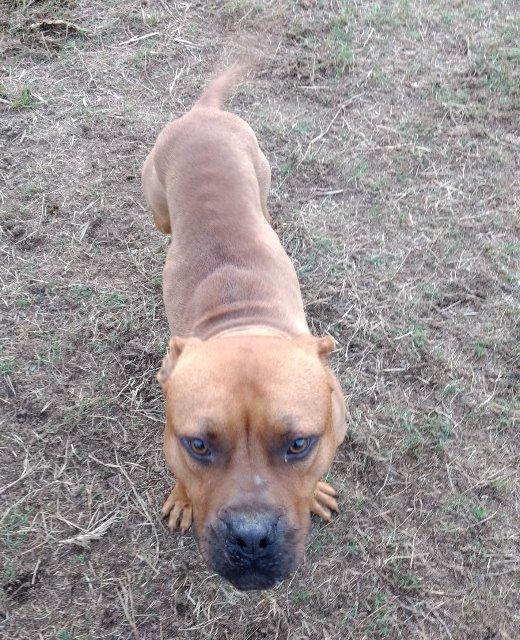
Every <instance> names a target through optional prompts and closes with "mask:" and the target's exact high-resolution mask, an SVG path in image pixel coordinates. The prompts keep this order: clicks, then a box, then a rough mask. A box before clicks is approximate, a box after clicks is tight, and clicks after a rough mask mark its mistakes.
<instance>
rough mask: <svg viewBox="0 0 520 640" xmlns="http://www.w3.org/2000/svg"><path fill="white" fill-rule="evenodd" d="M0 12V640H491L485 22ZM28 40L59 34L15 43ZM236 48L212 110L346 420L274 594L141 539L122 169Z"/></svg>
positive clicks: (152, 285) (242, 7)
mask: <svg viewBox="0 0 520 640" xmlns="http://www.w3.org/2000/svg"><path fill="white" fill-rule="evenodd" d="M11 4H12V6H10V8H9V12H4V14H5V17H3V20H4V22H3V25H2V26H3V28H4V32H5V34H6V38H5V40H4V43H3V49H2V57H3V59H2V68H3V70H4V71H5V73H4V74H3V77H2V84H1V85H0V111H1V120H2V127H4V128H5V133H6V136H5V137H6V140H8V145H7V146H6V148H5V150H4V151H5V153H4V156H5V157H4V159H3V162H4V164H3V165H2V176H3V180H2V188H1V189H2V193H1V198H0V209H1V211H0V226H1V231H2V233H1V234H0V246H1V250H2V260H3V261H2V272H1V273H2V276H1V277H2V299H1V303H2V305H3V309H4V316H3V317H2V323H1V326H0V331H1V333H0V337H1V345H2V347H0V385H1V386H2V389H1V392H0V402H1V403H2V411H1V412H0V416H1V417H0V420H1V421H2V424H1V425H0V439H1V442H0V451H1V452H2V453H1V464H0V492H1V493H0V495H1V502H2V506H1V507H0V531H1V534H0V558H1V561H0V584H1V587H2V588H1V589H0V611H2V612H6V614H8V615H7V619H6V620H3V621H2V623H1V624H2V631H3V632H4V634H5V635H6V637H9V638H12V639H13V640H26V639H27V638H33V637H40V636H41V637H45V638H51V639H60V640H70V639H73V640H88V639H91V640H93V639H94V638H101V637H107V638H108V637H113V638H126V637H130V638H138V637H139V638H141V639H142V640H145V639H147V638H160V637H164V638H179V639H180V640H183V639H184V638H186V639H188V638H193V637H200V638H208V639H209V638H220V637H222V638H227V639H228V640H239V639H243V638H248V639H251V640H256V639H259V638H273V640H274V639H276V638H279V639H281V638H292V637H295V638H296V637H298V638H302V639H309V640H319V639H320V638H330V639H331V640H345V638H348V639H349V640H361V639H362V638H371V639H374V640H379V639H381V638H389V639H391V640H394V639H395V640H398V639H399V638H413V639H415V638H417V639H419V638H421V639H426V638H432V639H433V638H435V639H437V638H439V639H441V638H450V637H451V638H487V639H488V640H490V639H491V638H493V639H494V640H509V639H510V638H514V637H516V635H515V634H516V629H517V628H518V627H519V625H520V619H519V613H518V612H519V611H520V602H519V601H518V594H517V589H516V588H515V587H516V581H515V579H516V574H515V572H516V571H517V570H518V565H519V554H518V548H517V544H516V542H517V537H516V535H517V534H516V529H515V523H516V522H517V521H518V509H519V501H518V471H517V466H518V465H517V458H518V445H517V438H516V431H517V428H518V416H519V404H518V397H517V390H516V387H515V384H516V378H515V374H516V371H515V364H516V361H517V359H518V348H517V345H518V335H519V334H518V324H517V306H515V299H516V296H517V287H518V282H517V280H518V279H517V277H515V276H516V272H517V271H518V269H517V263H518V257H519V245H518V225H517V222H516V219H515V214H516V210H517V200H518V198H517V194H516V192H515V186H516V183H515V179H516V176H517V173H518V171H517V166H516V162H517V161H516V155H517V154H516V143H517V138H518V131H517V129H518V126H517V125H518V86H519V85H518V34H519V23H518V21H515V20H514V19H513V10H514V3H513V2H512V0H511V1H505V2H502V3H492V2H491V1H488V0H485V1H484V2H482V3H479V4H478V6H477V5H476V4H475V3H471V2H455V3H449V5H448V4H447V3H445V2H426V1H422V0H421V1H419V2H414V3H411V2H402V1H400V0H392V1H391V2H387V3H383V2H374V1H372V0H368V1H367V2H364V3H352V2H329V1H328V0H327V1H319V2H298V3H294V2H289V1H287V2H286V1H285V0H284V1H283V2H280V3H258V2H254V1H249V0H239V1H234V0H233V1H230V2H222V3H219V2H211V3H198V4H197V5H196V6H195V5H194V4H191V5H190V4H189V3H188V4H186V3H175V2H164V3H163V2H155V3H151V4H149V5H147V6H144V5H143V7H141V4H140V3H138V2H136V1H134V0H123V1H122V2H121V3H119V4H115V3H99V2H97V1H96V2H94V3H71V2H62V1H61V0H55V1H54V2H52V3H42V2H18V3H11ZM4 14H2V15H4ZM51 17H53V18H56V19H61V20H63V21H65V22H70V23H74V24H75V25H78V26H80V29H84V30H85V32H84V33H83V34H82V32H79V31H75V32H74V31H70V30H69V32H68V33H67V30H66V29H65V28H63V25H62V27H56V29H55V30H52V29H49V28H47V27H45V28H43V27H40V28H38V29H36V30H35V29H30V28H29V27H30V26H31V25H32V24H34V23H38V22H42V20H43V19H50V18H51ZM153 32H159V34H158V35H157V36H154V37H153V38H146V39H142V40H135V41H133V42H128V43H127V44H122V43H126V42H127V41H129V40H131V39H132V38H134V37H135V38H139V37H141V36H146V35H148V34H150V33H153ZM245 36H247V43H248V44H246V45H245V47H246V48H247V49H248V50H251V49H252V48H260V49H262V48H263V49H267V54H266V55H265V58H264V62H263V63H262V65H261V68H260V70H259V71H258V73H257V74H256V76H255V77H253V78H252V79H251V80H250V81H248V83H247V85H244V87H243V88H242V90H239V91H237V93H236V94H235V96H234V97H233V99H232V102H231V104H232V109H233V110H234V111H235V112H236V113H238V114H239V115H242V116H243V117H244V118H245V119H246V120H247V121H248V122H249V124H250V125H251V126H252V128H253V129H254V130H255V131H256V132H257V135H258V138H259V141H260V144H261V146H262V148H263V149H264V151H265V153H266V155H267V157H268V158H269V160H270V162H271V165H272V169H273V186H272V191H271V195H270V199H269V208H270V211H271V214H272V217H273V220H274V226H275V229H276V231H277V233H278V234H279V235H280V237H281V238H282V242H283V244H284V246H285V247H286V249H287V251H288V253H289V255H290V257H291V258H292V260H293V262H294V264H295V266H296V268H297V271H298V275H299V277H300V281H301V284H302V290H303V297H304V304H305V308H306V312H307V316H308V319H309V324H310V326H311V328H312V330H313V332H314V333H316V334H324V333H331V334H332V335H333V336H334V337H335V338H336V340H337V341H338V348H337V350H336V351H335V353H334V356H333V362H332V364H333V367H334V368H335V370H336V371H337V372H338V375H339V377H340V379H341V380H342V382H343V386H344V390H345V392H346V394H347V395H348V399H349V405H350V421H349V425H348V438H347V440H346V441H345V443H344V445H342V447H341V448H340V450H339V451H338V455H337V458H336V460H335V462H334V464H333V466H332V468H331V471H330V472H329V474H328V481H329V482H330V483H332V484H333V485H334V486H335V487H336V489H337V490H338V492H339V501H340V507H341V513H340V515H339V516H338V517H336V518H335V519H334V520H333V521H332V522H331V523H330V524H327V525H324V524H322V523H319V522H317V521H315V522H313V526H312V532H311V535H310V537H309V541H308V549H307V557H306V561H305V563H304V564H303V565H302V566H301V567H300V568H299V570H298V572H297V573H296V575H295V576H294V577H293V578H292V579H291V580H288V581H286V582H284V583H283V584H282V585H280V586H278V587H277V588H276V589H274V590H272V591H271V592H269V593H247V594H244V593H242V594H239V593H237V592H235V591H234V590H233V589H232V588H231V587H229V585H227V584H226V583H224V582H223V581H222V580H220V578H218V577H217V576H215V575H214V574H212V573H211V572H209V571H208V569H207V567H206V566H205V564H204V562H203V561H202V560H201V558H200V555H199V553H198V550H197V546H196V543H195V541H194V539H193V538H192V536H190V535H187V536H184V537H180V536H172V535H170V534H169V533H168V531H167V530H166V528H165V527H164V526H163V524H162V523H161V520H160V515H159V510H160V505H161V502H162V500H163V499H164V497H165V495H166V493H167V491H168V490H169V488H170V483H171V478H170V476H169V473H168V472H167V470H166V469H165V466H164V462H163V456H162V451H161V432H162V428H163V419H164V414H163V404H162V397H161V393H160V389H159V388H158V385H157V384H156V381H155V374H156V372H157V369H158V367H159V364H160V361H161V357H162V356H163V354H164V350H165V346H166V342H167V339H168V329H167V322H166V318H165V314H164V309H163V302H162V293H161V286H162V265H163V262H164V258H165V252H166V249H167V244H168V243H167V239H166V238H164V237H162V236H160V234H158V233H157V232H156V231H155V229H154V227H153V224H152V221H151V217H150V216H149V214H148V213H147V212H146V210H145V207H144V200H143V196H142V193H141V190H140V184H139V171H140V166H141V163H142V161H143V159H144V157H145V155H146V153H147V151H148V149H149V148H150V147H151V145H152V144H153V142H154V140H155V137H156V135H157V133H158V131H159V129H160V128H161V126H162V125H163V124H164V123H166V122H167V121H168V120H169V119H170V118H171V117H172V116H178V115H180V114H181V113H183V112H184V111H185V109H186V108H188V107H189V105H190V104H191V103H192V102H193V100H194V99H195V97H196V96H197V95H198V94H199V92H200V88H201V86H202V85H203V84H204V82H205V81H206V79H207V78H208V77H209V76H210V75H211V74H212V72H213V69H214V67H216V66H221V65H222V64H224V59H225V58H226V56H227V55H228V53H229V52H230V51H231V50H234V49H237V48H240V46H241V45H240V43H241V41H242V39H243V38H244V37H245ZM270 39H272V43H271V45H270V44H269V43H268V40H270ZM251 43H253V44H251ZM313 141H314V142H313ZM106 522H108V525H107V526H106V528H103V523H106ZM100 526H101V531H102V532H103V533H102V535H100V536H99V538H97V539H96V538H95V537H94V538H92V539H89V540H88V542H87V543H86V546H81V545H78V544H76V543H75V542H70V540H74V538H75V537H76V536H77V535H78V534H79V533H82V532H90V533H91V532H92V531H96V528H97V527H100Z"/></svg>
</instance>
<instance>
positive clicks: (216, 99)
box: [195, 63, 251, 109]
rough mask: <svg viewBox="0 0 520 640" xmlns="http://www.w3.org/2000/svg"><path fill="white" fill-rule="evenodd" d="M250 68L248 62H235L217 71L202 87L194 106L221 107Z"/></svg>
mask: <svg viewBox="0 0 520 640" xmlns="http://www.w3.org/2000/svg"><path fill="white" fill-rule="evenodd" d="M250 68H251V65H250V64H245V63H236V64H234V65H232V66H231V67H228V68H227V69H225V70H224V71H222V72H221V73H219V74H218V75H217V76H216V78H214V79H213V80H212V81H211V82H210V83H209V85H208V86H207V87H206V88H205V89H204V91H203V92H202V95H201V96H200V98H199V99H198V100H197V102H196V104H195V106H200V107H214V108H215V109H222V108H223V107H224V105H225V104H226V102H227V101H228V99H229V97H230V95H231V93H232V92H233V90H234V89H235V87H236V86H237V84H238V83H239V82H240V81H241V80H242V78H243V77H244V76H245V75H246V74H247V72H248V71H249V69H250Z"/></svg>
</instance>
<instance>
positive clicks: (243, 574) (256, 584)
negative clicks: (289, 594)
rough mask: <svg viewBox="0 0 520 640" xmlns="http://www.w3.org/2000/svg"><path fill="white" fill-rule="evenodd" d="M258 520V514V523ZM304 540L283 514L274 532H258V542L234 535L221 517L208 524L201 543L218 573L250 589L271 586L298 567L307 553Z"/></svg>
mask: <svg viewBox="0 0 520 640" xmlns="http://www.w3.org/2000/svg"><path fill="white" fill-rule="evenodd" d="M257 520H258V518H257V517H256V514H254V522H255V524H256V522H257ZM250 529H251V527H250ZM250 529H249V530H248V531H250ZM303 538H304V536H303ZM301 539H302V535H301V532H300V530H299V528H297V527H294V526H290V525H288V523H287V522H286V521H285V520H284V519H281V518H279V517H278V518H277V519H276V524H274V525H273V529H272V531H269V532H268V533H266V534H265V535H263V537H262V534H261V533H260V534H258V535H257V539H256V540H255V541H254V542H251V539H250V538H249V539H248V538H247V536H246V535H243V537H240V535H237V534H236V533H235V531H233V533H232V534H230V529H229V525H226V523H223V521H222V520H220V519H218V520H217V521H216V522H215V523H214V524H210V525H207V526H206V527H205V529H204V533H203V535H202V536H200V537H199V546H200V549H201V553H202V556H203V557H204V559H205V560H206V562H207V563H208V564H209V565H210V566H211V567H212V568H213V569H214V570H215V571H216V572H217V573H219V574H220V575H221V576H222V577H223V578H224V579H226V580H227V581H228V582H230V583H231V584H232V585H233V586H234V587H235V588H236V589H239V590H240V591H250V590H255V589H256V590H261V589H271V588H273V587H275V586H276V585H278V584H279V583H280V582H282V581H283V580H284V579H285V578H286V577H288V576H289V575H290V574H291V573H293V572H294V571H295V570H296V568H297V566H298V564H299V562H300V559H301V556H302V555H303V548H304V545H303V544H302V543H301Z"/></svg>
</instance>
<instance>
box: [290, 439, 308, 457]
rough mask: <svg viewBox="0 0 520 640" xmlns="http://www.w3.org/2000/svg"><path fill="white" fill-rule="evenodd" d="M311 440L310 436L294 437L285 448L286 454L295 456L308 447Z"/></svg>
mask: <svg viewBox="0 0 520 640" xmlns="http://www.w3.org/2000/svg"><path fill="white" fill-rule="evenodd" d="M310 442H311V439H310V438H296V440H293V441H292V442H291V444H290V445H289V448H288V449H287V455H288V456H297V455H299V454H301V453H303V452H304V451H306V450H307V449H308V448H309V444H310Z"/></svg>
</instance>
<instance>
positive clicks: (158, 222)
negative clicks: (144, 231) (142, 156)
mask: <svg viewBox="0 0 520 640" xmlns="http://www.w3.org/2000/svg"><path fill="white" fill-rule="evenodd" d="M153 152H154V150H153V149H152V151H151V152H150V153H149V154H148V156H147V158H146V160H145V161H144V164H143V169H142V172H141V179H142V183H143V191H144V195H145V198H146V201H147V202H148V206H149V207H150V209H151V210H152V213H153V219H154V222H155V226H156V227H157V228H158V229H159V231H162V233H166V234H168V233H171V232H172V230H171V223H170V214H169V212H168V203H167V201H166V192H165V190H164V187H163V186H162V184H161V182H160V180H159V178H158V176H157V172H156V170H155V165H154V160H153Z"/></svg>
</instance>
